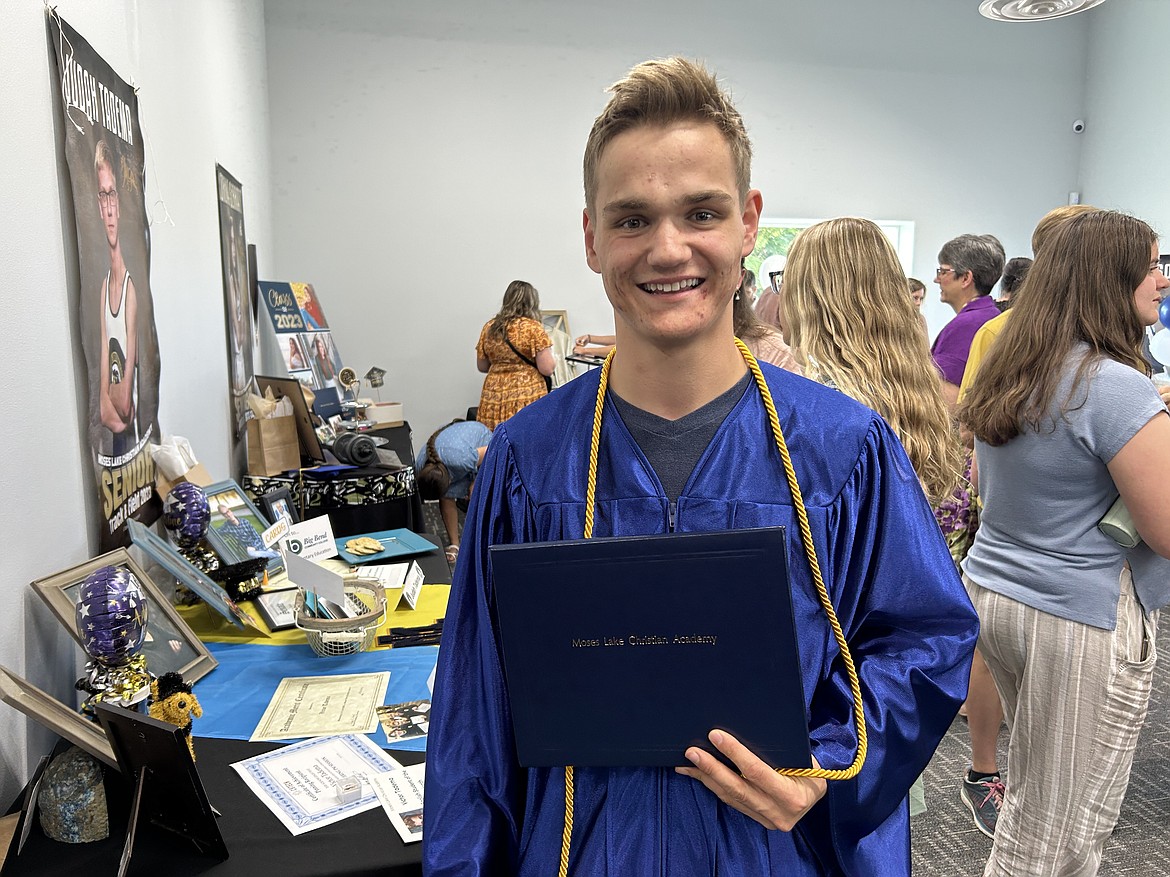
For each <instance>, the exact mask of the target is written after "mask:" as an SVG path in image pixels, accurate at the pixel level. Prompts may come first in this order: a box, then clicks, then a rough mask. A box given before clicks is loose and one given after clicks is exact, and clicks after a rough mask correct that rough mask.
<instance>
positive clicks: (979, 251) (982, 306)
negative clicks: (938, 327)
mask: <svg viewBox="0 0 1170 877" xmlns="http://www.w3.org/2000/svg"><path fill="white" fill-rule="evenodd" d="M1005 258H1006V253H1005V252H1004V249H1003V244H1001V243H1000V242H999V240H998V239H997V238H996V237H994V236H993V235H989V234H963V235H959V236H958V237H957V238H955V239H954V240H950V241H947V243H946V244H944V245H943V248H942V249H941V250H939V253H938V263H939V267H938V270H937V271H935V272H934V282H935V283H937V284H938V286H939V290H940V295H939V297H940V298H941V299H942V301H943V303H944V304H948V305H950V306H951V307H952V308H953V309H954V311H955V318H954V319H953V320H951V321H950V322H949V323H947V324H946V325H945V326H944V327H943V330H942V331H941V332H939V333H938V337H937V338H935V339H934V345H933V346H932V347H931V348H930V353H931V355H932V356H933V357H934V363H935V365H936V366H938V370H939V373H940V377H941V380H942V390H943V398H945V399H946V400H947V404H948V405H949V406H950V407H951V409H952V410H953V409H954V407H955V404H956V402H957V401H958V399H959V386H960V385H961V384H962V383H963V371H964V370H965V369H966V368H967V355H968V353H969V352H970V350H971V340H972V339H973V338H974V337H975V333H976V332H978V331H979V327H980V326H982V325H983V324H984V323H986V322H987V321H988V320H990V319H992V318H993V317H996V316H998V315H999V309H998V308H997V307H996V306H995V302H994V301H993V300H992V298H991V289H992V287H994V286H995V284H996V283H997V282H998V281H999V278H1000V275H1002V274H1003V264H1004V259H1005Z"/></svg>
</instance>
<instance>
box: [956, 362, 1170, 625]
mask: <svg viewBox="0 0 1170 877" xmlns="http://www.w3.org/2000/svg"><path fill="white" fill-rule="evenodd" d="M1087 352H1088V346H1087V345H1084V344H1081V345H1078V346H1077V347H1076V348H1074V349H1073V351H1072V353H1070V355H1069V357H1068V358H1067V359H1066V360H1065V363H1064V369H1063V371H1064V378H1063V380H1062V381H1061V383H1060V387H1059V389H1058V390H1057V392H1056V395H1055V397H1054V398H1055V401H1056V405H1055V406H1054V408H1055V410H1057V411H1059V406H1060V404H1061V403H1062V402H1064V400H1065V399H1066V398H1067V397H1068V392H1069V389H1070V387H1071V386H1072V380H1073V377H1074V376H1075V374H1076V370H1077V367H1078V365H1079V364H1080V362H1081V360H1082V358H1083V357H1084V355H1085V354H1086V353H1087ZM1082 402H1083V404H1081V403H1082ZM1159 412H1165V408H1164V407H1163V405H1162V402H1161V400H1160V399H1159V397H1158V393H1157V391H1156V390H1155V389H1154V386H1153V384H1152V383H1151V382H1150V380H1149V378H1147V377H1146V376H1145V375H1143V374H1141V373H1140V372H1137V371H1135V370H1134V369H1132V368H1130V367H1129V366H1126V365H1122V364H1121V363H1119V362H1116V361H1114V360H1111V359H1101V360H1100V361H1099V362H1098V363H1097V364H1096V365H1095V366H1094V367H1093V368H1092V369H1091V370H1090V372H1089V374H1088V379H1087V380H1086V381H1085V383H1084V384H1083V385H1082V386H1080V387H1078V388H1077V390H1076V393H1075V395H1074V396H1073V398H1072V401H1071V403H1070V410H1069V411H1067V412H1065V414H1064V416H1063V417H1061V416H1060V415H1059V414H1057V416H1056V423H1055V429H1053V428H1052V424H1051V422H1050V421H1048V422H1046V423H1044V424H1043V425H1042V428H1041V429H1040V430H1039V431H1032V430H1030V429H1029V430H1027V431H1025V432H1024V433H1022V434H1021V435H1018V436H1016V437H1015V438H1014V439H1012V440H1011V441H1009V442H1008V443H1007V444H1005V445H1001V446H1000V447H992V446H990V445H988V444H985V443H984V442H981V441H976V442H975V453H976V456H977V458H978V460H979V492H980V495H981V496H982V498H983V517H982V520H981V521H980V524H979V532H978V533H977V534H976V536H975V544H974V545H973V546H972V548H971V552H970V554H968V555H967V559H966V561H965V562H964V563H963V569H964V570H965V571H966V573H967V575H969V576H970V577H971V578H972V579H973V580H974V581H975V582H977V583H978V584H980V585H982V586H983V587H985V588H987V589H989V590H992V591H995V592H996V593H999V594H1003V595H1005V596H1007V597H1011V598H1012V599H1013V600H1018V601H1019V602H1021V603H1024V604H1025V605H1028V606H1031V607H1033V608H1034V609H1039V610H1041V611H1042V612H1048V613H1050V614H1052V615H1056V616H1058V617H1060V618H1067V619H1070V620H1072V621H1078V622H1081V623H1083V624H1088V625H1091V626H1093V627H1099V628H1105V629H1107V630H1112V629H1113V628H1114V626H1115V625H1116V622H1117V599H1118V595H1119V591H1120V587H1119V584H1118V577H1119V576H1120V574H1121V568H1122V563H1123V562H1124V561H1125V560H1126V559H1127V558H1128V559H1129V560H1130V561H1131V565H1132V566H1133V568H1134V586H1135V590H1136V591H1137V594H1138V597H1139V598H1140V599H1141V601H1142V605H1143V606H1144V607H1145V609H1146V610H1147V611H1148V610H1152V609H1158V608H1160V607H1161V606H1163V605H1165V604H1166V603H1167V602H1168V600H1170V562H1167V561H1165V560H1163V559H1161V558H1158V557H1157V555H1154V554H1153V552H1151V551H1150V549H1149V548H1147V547H1146V546H1145V545H1144V543H1143V544H1141V545H1139V546H1138V547H1137V548H1134V549H1132V550H1131V551H1127V550H1126V549H1124V548H1122V547H1121V546H1120V545H1118V544H1117V543H1116V542H1114V541H1113V540H1112V539H1110V538H1109V537H1108V536H1106V535H1105V534H1104V533H1102V532H1101V531H1100V530H1098V529H1097V522H1098V521H1100V520H1101V516H1102V515H1104V514H1105V512H1106V511H1108V510H1109V507H1110V506H1111V505H1112V504H1113V501H1114V500H1116V499H1117V488H1116V487H1115V486H1114V484H1113V479H1112V478H1111V477H1110V475H1109V470H1108V468H1107V464H1108V463H1109V461H1110V460H1112V459H1113V457H1114V456H1115V455H1116V454H1117V452H1118V451H1120V450H1121V448H1122V447H1123V446H1124V445H1125V443H1126V442H1128V441H1129V440H1130V439H1131V438H1133V436H1134V435H1135V434H1136V433H1137V432H1138V430H1140V429H1141V428H1142V427H1143V426H1145V425H1146V424H1147V423H1148V422H1149V421H1150V419H1151V418H1153V417H1154V416H1156V415H1157V414H1158V413H1159ZM1139 579H1140V581H1139Z"/></svg>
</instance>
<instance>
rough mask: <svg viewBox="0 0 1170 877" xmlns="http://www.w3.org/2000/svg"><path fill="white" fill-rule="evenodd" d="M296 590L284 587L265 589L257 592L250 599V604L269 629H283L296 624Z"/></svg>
mask: <svg viewBox="0 0 1170 877" xmlns="http://www.w3.org/2000/svg"><path fill="white" fill-rule="evenodd" d="M297 590H298V589H297V588H284V589H283V590H280V591H265V592H264V593H262V594H257V595H256V597H255V598H254V599H253V600H252V605H253V606H255V607H256V610H257V611H258V612H259V613H260V617H261V618H263V619H264V623H265V624H267V625H268V629H269V630H271V631H277V630H285V629H287V628H290V627H295V626H296V623H297V610H296V602H297V599H296V598H297Z"/></svg>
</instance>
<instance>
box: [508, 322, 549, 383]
mask: <svg viewBox="0 0 1170 877" xmlns="http://www.w3.org/2000/svg"><path fill="white" fill-rule="evenodd" d="M504 341H505V343H507V345H508V346H509V347H511V348H512V352H513V353H515V354H516V355H517V356H518V357H520V358H521V359H522V360H524V361H525V362H526V363H528V364H529V365H530V366H532V367H533V368H535V369H536V370H537V371H538V372H539V371H540V369H539V368H537V366H536V362H535V361H534V360H531V359H529V358H528V357H527V356H525V355H524V354H523V353H521V352H520V351H519V350H517V349H516V345H515V344H513V343H512V339H511V338H509V337H508V329H507V328H506V327H505V328H504ZM541 377H544V375H541Z"/></svg>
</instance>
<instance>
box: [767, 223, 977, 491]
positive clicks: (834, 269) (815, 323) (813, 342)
mask: <svg viewBox="0 0 1170 877" xmlns="http://www.w3.org/2000/svg"><path fill="white" fill-rule="evenodd" d="M906 290H907V285H906V274H905V272H903V270H902V266H901V264H900V263H899V262H898V256H897V254H896V253H895V252H894V248H893V246H892V245H891V244H890V242H889V240H888V239H887V238H886V236H885V234H883V233H882V230H881V229H880V228H878V227H877V225H875V224H874V223H872V222H870V221H869V220H868V219H857V218H854V217H843V218H840V219H830V220H828V221H827V222H819V223H817V224H816V225H813V226H810V227H809V228H806V229H805V230H804V231H802V232H801V233H800V235H799V236H798V237H797V238H796V240H795V241H793V243H792V247H791V249H790V250H789V251H788V265H787V267H786V269H785V272H784V287H783V295H782V297H783V302H782V304H781V317H782V319H783V321H784V325H783V329H784V335H785V338H786V339H787V341H788V343H789V344H790V345H792V347H793V348H794V349H795V350H796V352H797V359H798V360H799V361H800V363H801V365H802V366H803V367H804V373H805V375H806V376H807V377H809V378H811V379H813V380H815V381H820V382H821V383H824V384H829V385H831V386H834V387H836V388H837V389H839V390H840V391H841V392H843V393H845V394H846V395H847V396H851V397H852V398H854V399H856V400H857V401H859V402H861V403H863V404H865V405H868V406H869V407H870V408H872V409H873V410H874V411H876V412H878V413H879V414H880V415H882V417H884V418H885V419H886V422H887V423H889V424H890V426H891V427H893V430H894V432H895V433H897V435H898V438H900V439H901V440H902V444H903V445H904V446H905V448H906V453H907V455H908V456H909V457H910V462H911V464H913V466H914V470H915V472H917V473H918V478H919V480H920V481H921V482H922V486H923V488H924V490H925V491H926V495H927V497H928V498H929V499H930V501H931V503H932V504H933V505H936V506H937V505H938V503H939V502H940V501H942V500H943V499H945V498H947V497H949V496H950V495H951V493H952V491H954V489H955V486H956V485H957V484H958V481H959V475H960V472H961V469H962V466H963V460H962V452H961V450H960V446H959V441H958V435H957V433H956V431H955V428H954V425H953V424H952V421H951V417H950V415H949V413H948V412H947V407H946V403H945V402H944V401H943V397H942V392H941V390H940V388H939V381H938V373H937V372H936V371H935V369H934V366H933V364H932V362H931V358H930V348H929V347H928V345H927V339H926V336H925V335H924V334H923V332H922V329H921V327H920V325H919V321H918V314H917V311H916V309H915V307H914V302H913V301H912V299H911V298H910V296H909V295H907V293H906Z"/></svg>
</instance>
